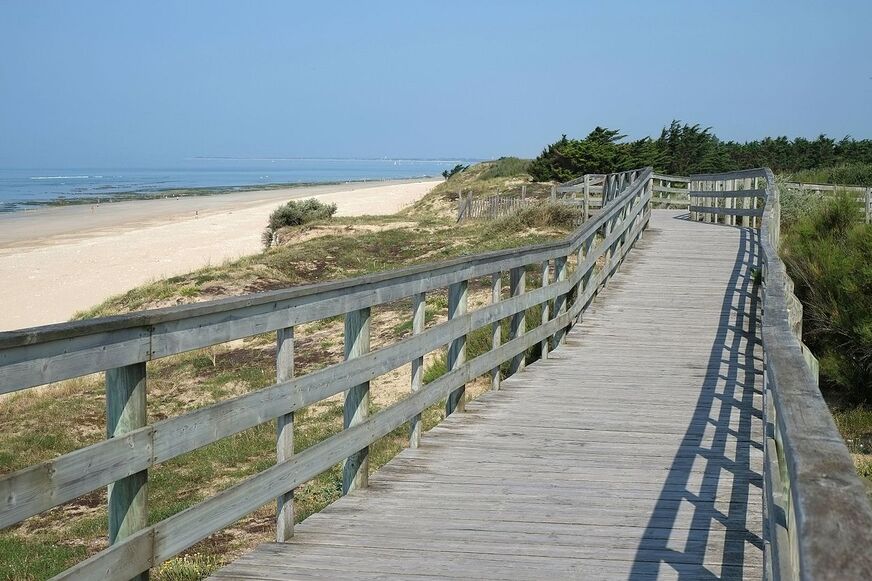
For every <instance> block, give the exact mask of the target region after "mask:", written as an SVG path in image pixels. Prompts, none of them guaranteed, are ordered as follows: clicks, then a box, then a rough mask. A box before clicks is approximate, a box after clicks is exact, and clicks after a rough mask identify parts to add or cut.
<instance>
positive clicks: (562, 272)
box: [545, 256, 568, 349]
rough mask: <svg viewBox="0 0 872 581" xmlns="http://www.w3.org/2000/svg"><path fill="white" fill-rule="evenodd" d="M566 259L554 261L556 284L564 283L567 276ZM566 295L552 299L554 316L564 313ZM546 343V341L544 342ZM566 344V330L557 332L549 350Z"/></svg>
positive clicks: (553, 336)
mask: <svg viewBox="0 0 872 581" xmlns="http://www.w3.org/2000/svg"><path fill="white" fill-rule="evenodd" d="M566 266H567V257H566V256H558V257H557V258H555V259H554V279H555V281H556V282H557V283H561V282H564V281H566V274H567V268H566ZM567 298H568V294H567V293H561V294H558V295H557V296H556V297H554V316H555V317H559V316H560V315H562V314H563V313H565V312H566V300H567ZM545 342H547V341H545ZM565 342H566V328H563V329H560V330H558V331H557V332H556V333H554V335H552V336H551V349H557V347H558V346H560V345H562V344H563V343H565Z"/></svg>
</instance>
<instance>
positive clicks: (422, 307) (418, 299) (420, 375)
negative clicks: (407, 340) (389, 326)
mask: <svg viewBox="0 0 872 581" xmlns="http://www.w3.org/2000/svg"><path fill="white" fill-rule="evenodd" d="M426 312H427V299H426V295H425V294H424V293H416V294H414V295H412V335H419V334H420V333H422V332H423V331H424V323H425V314H426ZM423 386H424V355H423V354H422V355H421V356H420V357H416V358H414V359H412V386H411V387H412V393H415V392H416V391H418V390H420V389H421V387H423ZM409 427H410V430H409V447H410V448H417V447H418V446H419V445H420V444H421V430H422V426H421V414H416V415H415V416H413V417H412V421H411V425H410V426H409Z"/></svg>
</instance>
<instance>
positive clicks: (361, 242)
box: [0, 164, 572, 580]
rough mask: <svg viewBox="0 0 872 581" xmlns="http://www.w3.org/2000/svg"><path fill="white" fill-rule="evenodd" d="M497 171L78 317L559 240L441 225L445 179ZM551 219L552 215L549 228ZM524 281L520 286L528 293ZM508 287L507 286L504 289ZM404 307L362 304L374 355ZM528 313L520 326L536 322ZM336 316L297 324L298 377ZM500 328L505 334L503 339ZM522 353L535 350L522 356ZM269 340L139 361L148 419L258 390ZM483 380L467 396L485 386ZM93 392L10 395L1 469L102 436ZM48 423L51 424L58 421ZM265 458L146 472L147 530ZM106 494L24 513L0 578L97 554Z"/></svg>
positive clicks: (407, 328) (224, 454)
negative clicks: (367, 309)
mask: <svg viewBox="0 0 872 581" xmlns="http://www.w3.org/2000/svg"><path fill="white" fill-rule="evenodd" d="M495 166H496V167H498V164H493V165H488V164H485V165H483V166H474V167H473V168H470V170H467V172H468V173H467V172H464V174H459V175H458V176H455V178H453V179H452V180H451V181H449V182H446V183H444V184H441V185H440V186H439V187H437V188H436V190H435V191H434V192H432V193H431V194H429V195H428V196H427V198H426V199H424V200H421V201H420V202H419V203H418V204H416V205H415V206H414V207H413V208H410V209H408V210H406V211H404V212H402V213H401V214H400V215H397V216H388V217H361V218H341V219H332V220H329V221H322V222H316V223H313V224H308V225H305V226H299V227H294V228H289V229H284V230H281V231H279V232H278V233H277V239H278V240H279V241H280V245H279V246H278V247H275V248H272V249H270V250H269V251H267V252H264V253H263V254H259V255H255V256H251V257H247V258H243V259H241V260H238V261H235V262H231V263H227V264H224V265H221V266H215V267H209V268H204V269H201V270H198V271H196V272H192V273H190V274H187V275H182V276H177V277H173V278H170V279H167V280H163V281H158V282H155V283H152V284H148V285H144V286H142V287H139V288H137V289H134V290H132V291H130V292H128V293H126V294H124V295H121V296H118V297H113V298H112V299H109V300H108V301H106V302H104V303H103V304H101V305H98V306H96V307H95V308H93V309H91V310H90V311H88V312H86V313H81V314H80V315H79V317H80V318H87V317H95V316H104V315H111V314H117V313H122V312H127V311H131V310H140V309H145V308H152V307H158V306H167V305H171V304H181V303H187V302H193V301H200V300H209V299H212V298H219V297H222V296H228V295H232V294H241V293H245V292H255V291H259V290H266V289H272V288H279V287H285V286H288V285H295V284H305V283H312V282H318V281H323V280H328V279H335V278H342V277H347V276H355V275H360V274H366V273H369V272H376V271H380V270H385V269H390V268H396V267H400V266H404V265H408V264H413V263H418V262H431V261H435V260H440V259H444V258H450V257H454V256H459V255H463V254H470V253H477V252H482V251H487V250H494V249H499V248H506V247H512V246H519V245H526V244H533V243H537V242H542V241H546V240H549V239H553V238H555V237H564V236H565V235H566V233H567V232H568V230H569V229H570V227H571V224H572V217H571V216H566V215H564V214H562V213H559V212H558V213H549V212H548V211H547V209H546V210H542V209H536V210H530V211H526V212H524V213H523V214H521V215H519V216H514V217H509V218H506V219H503V220H500V221H496V222H466V223H464V224H462V225H456V224H454V220H453V216H454V202H453V201H452V200H451V197H452V192H453V191H454V188H456V187H457V186H458V184H460V183H462V184H463V185H464V187H473V188H475V187H480V184H479V183H478V181H479V180H478V179H477V176H478V175H480V173H482V172H483V171H485V170H487V169H489V168H491V167H495ZM520 180H523V177H521V178H518V177H508V178H506V177H502V178H489V179H488V180H487V181H488V184H489V185H496V186H497V188H494V189H498V188H503V189H508V188H510V187H514V186H515V185H517V183H519V181H520ZM561 220H562V221H561ZM538 284H540V281H539V279H538V275H536V274H534V273H529V274H528V286H529V287H533V286H538ZM503 286H504V290H506V291H507V289H508V283H507V281H506V282H505V283H504V285H503ZM489 297H490V281H489V280H482V281H473V283H472V284H471V286H470V307H471V308H475V307H476V306H478V305H483V304H486V303H487V302H489ZM410 313H411V303H410V301H408V300H404V301H398V302H397V303H394V304H391V305H384V306H381V307H379V308H376V309H373V331H372V335H373V337H372V341H373V348H378V347H379V346H383V345H387V344H390V343H393V342H395V341H396V340H398V339H399V338H402V337H405V336H408V335H409V334H410V333H411V321H410ZM426 315H427V316H426V319H427V325H428V326H430V325H434V324H436V323H438V322H441V321H444V320H445V319H446V317H447V296H446V293H445V291H442V292H436V293H432V294H431V295H428V303H427V313H426ZM538 321H539V312H538V310H537V309H532V310H531V311H530V313H529V315H528V317H527V325H528V328H532V327H534V326H536V324H538ZM342 326H343V322H342V320H341V317H336V318H333V319H328V320H324V321H318V322H315V323H311V324H307V325H301V326H300V327H298V329H297V332H296V337H295V351H296V352H295V373H296V374H297V375H302V374H305V373H309V372H311V371H313V370H315V369H317V368H320V367H323V366H326V365H328V364H331V363H335V362H338V361H340V360H341V359H342ZM504 332H505V331H504ZM489 348H490V330H489V329H485V330H482V331H479V332H477V333H475V334H473V336H472V337H470V340H469V345H468V350H469V356H470V357H474V356H476V355H477V354H479V353H481V352H483V351H485V350H487V349H489ZM530 355H531V356H535V353H531V354H530ZM274 357H275V337H274V334H266V335H263V336H257V337H251V338H248V339H245V340H240V341H233V342H231V343H227V344H223V345H220V346H217V347H213V348H209V349H203V350H198V351H193V352H190V353H185V354H181V355H178V356H174V357H169V358H166V359H161V360H158V361H154V362H151V363H149V364H148V373H149V385H148V413H149V422H153V421H155V420H159V419H163V418H167V417H172V416H177V415H180V414H182V413H185V412H187V411H190V410H192V409H195V408H197V407H201V406H204V405H209V404H211V403H214V402H216V401H220V400H223V399H227V398H229V397H232V396H234V395H238V394H242V393H246V392H249V391H252V390H256V389H261V388H263V387H266V386H268V385H270V384H272V383H273V382H274V380H275V369H274V365H275V359H274ZM426 366H427V370H426V378H425V380H427V381H431V380H432V379H435V378H436V377H438V376H439V375H440V374H441V373H442V372H444V353H443V352H434V353H432V354H430V355H429V356H428V357H427V358H426ZM409 384H410V372H409V366H408V365H406V366H404V367H402V368H400V369H398V370H396V371H394V372H392V373H389V374H387V375H385V376H382V377H380V378H377V379H376V380H375V381H373V382H372V396H373V402H372V406H373V411H375V410H377V409H379V408H382V407H385V406H388V405H390V404H391V403H393V402H394V401H397V400H398V399H399V398H402V397H404V396H405V395H406V394H407V393H408V391H409ZM487 385H488V382H487V381H486V380H484V379H482V380H480V381H477V382H475V383H474V384H473V385H472V386H471V387H470V389H469V390H468V393H471V395H473V396H474V395H476V394H478V393H481V392H482V391H483V390H485V389H486V388H487ZM104 406H105V394H104V386H103V380H102V375H95V376H89V377H84V378H79V379H75V380H70V381H66V382H62V383H61V384H58V385H55V386H52V387H49V388H45V389H42V390H36V391H34V390H30V391H27V392H24V393H21V394H17V395H13V396H11V397H9V398H7V399H6V400H5V401H4V402H3V406H0V473H7V472H11V471H14V470H17V469H20V468H23V467H26V466H30V465H33V464H35V463H37V462H40V461H42V460H45V459H48V458H52V457H55V456H57V455H59V454H63V453H66V452H69V451H72V450H75V449H77V448H80V447H83V446H86V445H88V444H91V443H94V442H97V441H99V440H101V439H102V438H104V437H105V410H104ZM442 414H443V412H442V407H441V405H437V406H433V408H431V409H429V410H428V411H427V413H425V414H424V423H425V427H426V428H429V427H432V426H433V425H435V424H436V423H437V422H438V421H439V420H440V419H441V417H442ZM58 418H64V421H63V422H58V421H57V419H58ZM296 419H297V421H296V425H295V442H294V443H295V448H296V450H297V451H301V450H303V449H305V448H307V447H309V446H311V445H312V444H314V443H316V442H318V441H321V440H323V439H324V438H326V437H328V436H330V435H331V434H335V433H337V432H338V431H340V430H341V428H342V399H341V397H334V398H331V399H329V400H326V401H324V402H320V403H319V404H317V405H313V406H310V407H308V408H306V409H304V410H301V411H300V412H297V414H296ZM406 440H407V433H406V428H405V427H403V428H400V429H398V430H396V431H395V432H393V433H392V434H390V435H388V436H387V437H385V438H383V439H382V440H380V441H379V442H378V443H377V444H376V445H375V446H373V449H372V452H371V462H372V464H373V466H374V467H378V466H380V465H382V464H383V463H385V462H386V461H388V460H389V459H390V458H391V457H393V456H394V455H395V454H396V453H397V452H398V451H399V450H401V449H402V447H403V446H404V445H405V443H406ZM274 462H275V427H274V425H273V424H272V423H271V422H270V423H267V424H264V425H261V426H259V427H257V428H253V429H250V430H246V431H245V432H242V433H240V434H237V435H235V436H233V437H230V438H226V439H224V440H221V441H219V442H216V443H214V444H212V445H210V446H207V447H205V448H202V449H200V450H197V451H194V452H191V453H189V454H186V455H184V456H182V457H179V458H176V459H174V460H172V461H169V462H166V463H164V464H161V465H159V466H157V467H156V468H154V469H153V470H151V472H150V475H149V476H150V478H149V520H150V521H151V522H156V521H158V520H161V519H163V518H166V517H168V516H170V515H172V514H174V513H177V512H179V511H181V510H183V509H185V508H187V507H188V506H191V505H193V504H195V503H197V502H199V501H202V500H204V499H205V498H208V497H209V496H211V495H212V494H214V493H215V492H217V491H219V490H221V489H224V488H227V487H228V486H230V485H232V484H234V483H236V482H239V481H240V480H241V479H243V478H245V477H247V476H250V475H252V474H254V473H256V472H258V471H261V470H263V469H265V468H267V467H269V466H271V465H272V464H273V463H274ZM340 482H341V474H340V470H339V467H338V466H335V467H334V468H333V469H332V470H330V471H328V472H327V473H325V474H322V475H321V476H319V477H318V478H316V479H314V480H313V481H311V482H308V483H307V484H305V485H303V486H302V487H300V489H298V491H297V493H296V508H297V515H296V518H297V520H301V519H303V518H305V517H306V516H308V515H309V514H311V513H312V512H315V511H318V510H320V509H321V508H322V507H324V506H326V505H327V504H329V503H330V502H332V501H333V500H335V499H336V498H338V496H339V493H340ZM105 504H106V495H105V491H103V490H100V491H95V492H93V493H91V494H89V495H87V496H85V497H83V498H80V499H78V500H76V501H74V502H71V503H68V504H66V505H64V506H61V507H58V508H55V509H53V510H51V511H48V512H46V513H43V514H42V515H38V516H36V517H33V518H31V519H28V520H27V521H25V522H24V523H22V524H21V525H18V526H16V527H11V528H9V529H6V530H5V531H2V532H0V555H3V558H2V559H0V579H43V578H46V577H49V576H51V575H53V574H55V573H57V572H59V571H61V570H63V569H64V568H66V567H68V566H70V565H72V564H73V563H75V562H77V561H80V560H82V559H84V558H85V557H87V556H88V555H90V554H93V553H95V552H97V551H99V550H100V549H102V548H103V547H105V543H106V541H105V538H106V520H107V519H106V510H105ZM274 511H275V508H274V506H272V505H268V506H265V507H263V508H261V509H260V510H258V511H257V512H256V513H254V514H252V515H250V516H248V517H245V518H243V519H241V520H240V521H238V522H237V523H235V524H234V525H233V526H231V527H229V528H228V529H225V530H223V531H221V532H219V533H217V534H215V535H212V536H211V537H209V538H208V539H206V540H204V541H203V542H201V543H199V544H197V545H196V546H194V547H192V548H191V549H190V550H189V551H186V553H185V554H183V555H182V556H180V557H179V558H176V559H173V560H171V561H169V562H168V563H166V564H164V565H163V566H161V567H159V568H158V569H157V570H156V571H155V572H154V575H153V577H154V578H156V579H159V580H177V579H178V580H189V579H199V578H202V577H203V576H205V575H207V574H208V573H209V572H211V571H213V570H215V569H216V568H217V567H219V566H220V565H221V564H222V563H224V562H227V561H228V560H230V559H232V558H233V557H234V556H236V555H238V554H240V553H242V552H244V551H245V550H246V549H248V548H250V547H251V546H253V545H255V544H257V543H259V542H263V541H268V540H271V539H272V538H273V537H274V534H275V532H274V526H275V523H274V519H275V517H274Z"/></svg>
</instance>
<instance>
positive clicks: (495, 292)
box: [491, 272, 503, 391]
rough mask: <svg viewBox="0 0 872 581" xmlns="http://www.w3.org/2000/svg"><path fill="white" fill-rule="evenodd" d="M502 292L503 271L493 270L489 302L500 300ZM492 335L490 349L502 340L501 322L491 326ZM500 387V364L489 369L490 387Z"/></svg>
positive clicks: (498, 344)
mask: <svg viewBox="0 0 872 581" xmlns="http://www.w3.org/2000/svg"><path fill="white" fill-rule="evenodd" d="M502 293H503V273H502V272H495V273H494V274H493V276H492V277H491V304H493V305H495V304H497V303H498V302H500V299H501V298H502ZM491 330H492V332H493V337H492V338H491V350H493V349H496V348H497V347H499V346H500V345H501V344H502V342H503V324H502V322H501V321H495V322H494V323H493V326H492V329H491ZM499 388H500V366H499V365H497V366H496V367H494V368H493V369H491V389H492V390H494V391H496V390H498V389H499Z"/></svg>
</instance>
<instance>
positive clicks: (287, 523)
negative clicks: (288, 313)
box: [276, 327, 294, 543]
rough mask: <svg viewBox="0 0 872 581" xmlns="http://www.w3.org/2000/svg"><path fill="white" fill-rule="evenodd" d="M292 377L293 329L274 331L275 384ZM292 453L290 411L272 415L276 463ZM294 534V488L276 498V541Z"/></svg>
mask: <svg viewBox="0 0 872 581" xmlns="http://www.w3.org/2000/svg"><path fill="white" fill-rule="evenodd" d="M293 377H294V328H293V327H286V328H284V329H279V330H278V331H276V383H281V382H283V381H289V380H290V379H292V378H293ZM293 455H294V412H289V413H287V414H284V415H282V416H279V417H277V418H276V463H277V464H280V463H282V462H285V461H287V460H290V459H291V458H292V457H293ZM293 536H294V491H293V490H288V491H286V492H284V493H282V494H280V495H279V496H278V497H276V542H277V543H284V542H285V541H287V540H288V539H290V538H291V537H293Z"/></svg>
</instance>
